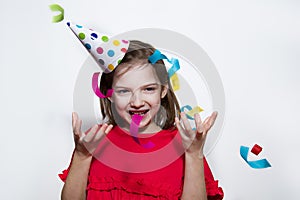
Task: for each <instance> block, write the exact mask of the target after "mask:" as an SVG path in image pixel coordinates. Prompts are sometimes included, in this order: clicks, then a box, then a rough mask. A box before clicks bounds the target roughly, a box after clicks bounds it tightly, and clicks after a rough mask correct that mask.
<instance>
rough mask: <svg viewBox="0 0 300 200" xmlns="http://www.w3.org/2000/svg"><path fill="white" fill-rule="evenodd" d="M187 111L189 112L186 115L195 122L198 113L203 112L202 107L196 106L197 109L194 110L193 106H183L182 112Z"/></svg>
mask: <svg viewBox="0 0 300 200" xmlns="http://www.w3.org/2000/svg"><path fill="white" fill-rule="evenodd" d="M185 109H187V110H188V112H185V114H186V116H187V118H188V119H190V120H194V115H195V114H196V113H200V112H202V111H203V109H202V108H201V107H200V106H196V107H194V108H192V106H190V105H185V106H182V107H181V108H180V111H181V112H184V110H185Z"/></svg>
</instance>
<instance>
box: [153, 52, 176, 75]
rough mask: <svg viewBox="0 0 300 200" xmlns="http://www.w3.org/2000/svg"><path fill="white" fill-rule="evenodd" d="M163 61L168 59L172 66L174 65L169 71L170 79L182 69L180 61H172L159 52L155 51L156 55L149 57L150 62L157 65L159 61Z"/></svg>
mask: <svg viewBox="0 0 300 200" xmlns="http://www.w3.org/2000/svg"><path fill="white" fill-rule="evenodd" d="M161 59H166V60H167V61H168V62H169V63H170V64H172V66H171V68H170V69H169V70H168V75H169V78H171V77H172V76H173V75H174V74H175V72H177V71H178V70H179V69H180V65H179V61H178V59H176V58H171V60H170V59H169V58H168V57H167V56H165V55H164V54H162V53H161V52H160V51H159V50H157V49H156V50H155V51H154V53H153V54H152V55H151V56H149V58H148V60H149V61H150V62H151V63H152V64H155V63H156V62H157V61H158V60H161Z"/></svg>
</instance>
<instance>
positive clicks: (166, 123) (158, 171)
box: [61, 41, 223, 200]
mask: <svg viewBox="0 0 300 200" xmlns="http://www.w3.org/2000/svg"><path fill="white" fill-rule="evenodd" d="M154 51H155V49H154V48H153V47H152V46H151V45H149V44H146V43H143V42H140V41H130V45H129V48H128V51H127V53H126V54H125V56H124V58H123V59H122V61H121V63H120V64H119V65H118V66H117V67H116V69H115V70H114V71H112V72H111V73H108V74H103V75H102V77H101V81H100V90H101V92H102V93H103V94H106V93H107V91H108V89H113V94H112V96H111V97H108V98H102V99H100V106H101V112H102V116H103V118H104V119H105V120H106V121H107V123H104V124H102V125H95V126H93V127H92V128H91V129H89V130H88V131H87V132H86V133H82V131H81V120H80V118H79V116H78V115H77V113H73V114H72V125H73V133H74V140H75V150H74V152H73V156H72V161H71V164H70V166H69V168H68V170H65V171H64V175H63V176H61V177H63V178H62V179H63V181H65V184H64V186H63V189H62V193H61V198H62V199H63V200H68V199H71V200H76V199H88V200H96V199H105V200H106V199H107V200H109V199H114V200H118V199H122V200H124V199H125V200H126V199H130V200H135V199H143V200H153V199H171V200H173V199H184V200H193V199H199V200H200V199H201V200H202V199H222V198H223V191H222V188H220V187H218V182H217V181H215V180H214V178H213V176H212V173H211V171H210V169H209V166H208V164H207V162H206V160H205V158H204V156H203V146H204V143H205V138H206V135H207V134H208V131H209V129H210V128H211V127H212V126H213V124H214V121H215V119H216V117H217V113H216V112H213V113H212V114H211V116H209V117H208V118H207V119H205V120H204V121H202V120H201V118H200V116H199V114H196V115H195V116H194V118H195V126H196V130H193V129H192V128H191V126H190V123H189V121H188V119H187V117H186V115H185V113H180V107H179V104H178V102H177V99H176V96H175V94H174V92H173V90H172V87H171V84H170V81H169V78H168V73H167V70H166V67H165V65H164V63H163V61H162V60H159V61H158V62H156V63H155V64H151V63H149V61H148V58H149V56H151V55H152V54H153V53H154ZM136 117H138V118H139V119H140V120H139V122H135V123H136V124H135V125H138V133H137V135H136V136H134V137H133V136H132V133H131V132H132V125H133V121H134V118H136ZM180 120H181V121H182V123H181V122H180ZM176 136H179V137H177V138H179V140H178V139H174V138H176ZM104 140H106V141H105V142H104V143H103V141H104ZM174 140H176V141H177V140H178V143H176V144H180V145H181V147H178V145H170V144H172V141H174ZM147 144H152V145H150V146H149V145H148V146H147ZM167 145H169V146H171V148H173V150H174V151H176V152H181V150H180V149H183V151H182V152H181V153H178V155H179V156H178V157H176V159H173V160H172V159H171V160H172V162H169V163H164V160H165V159H166V160H167V159H169V157H172V155H173V154H172V153H171V151H172V150H171V151H170V154H168V153H162V154H161V155H159V153H160V152H162V149H164V148H165V147H166V146H167ZM115 146H117V147H119V148H120V149H123V150H124V151H125V152H130V153H135V155H137V156H140V157H143V156H146V155H147V153H153V152H156V153H158V154H156V155H158V156H156V157H153V158H151V159H148V160H147V159H146V160H144V161H142V162H136V161H134V160H132V159H131V160H126V158H125V162H124V158H123V157H122V156H121V157H120V156H119V157H114V156H116V154H114V153H113V148H114V147H115ZM105 156H106V157H113V158H112V159H114V162H113V163H116V164H117V165H118V166H113V165H111V164H108V162H106V161H105ZM102 161H103V162H102ZM118 161H120V162H118ZM140 166H143V167H145V168H147V167H148V166H149V168H147V170H144V171H143V170H142V168H139V167H140ZM151 169H153V170H151Z"/></svg>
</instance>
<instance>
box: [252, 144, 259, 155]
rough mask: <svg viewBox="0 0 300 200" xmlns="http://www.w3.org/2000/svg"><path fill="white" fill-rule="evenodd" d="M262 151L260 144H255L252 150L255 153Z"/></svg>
mask: <svg viewBox="0 0 300 200" xmlns="http://www.w3.org/2000/svg"><path fill="white" fill-rule="evenodd" d="M261 151H262V147H261V146H259V145H258V144H255V145H254V146H253V147H252V149H251V152H252V153H254V154H255V155H258V154H259V153H260V152H261Z"/></svg>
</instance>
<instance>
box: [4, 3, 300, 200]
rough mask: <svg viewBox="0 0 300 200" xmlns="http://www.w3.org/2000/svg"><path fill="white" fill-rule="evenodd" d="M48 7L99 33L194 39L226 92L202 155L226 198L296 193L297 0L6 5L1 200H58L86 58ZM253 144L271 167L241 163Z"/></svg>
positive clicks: (243, 199)
mask: <svg viewBox="0 0 300 200" xmlns="http://www.w3.org/2000/svg"><path fill="white" fill-rule="evenodd" d="M53 3H58V4H60V5H62V7H64V9H65V12H66V15H65V16H66V18H67V19H71V20H72V21H74V22H76V23H80V24H85V25H86V26H87V27H93V28H94V29H95V30H98V31H99V32H106V33H108V34H111V35H113V34H118V33H121V32H125V31H129V30H133V29H138V28H165V29H169V30H172V31H176V32H178V33H181V34H184V35H186V36H187V37H189V38H191V39H192V40H194V41H195V42H197V43H198V44H199V45H200V46H201V47H202V48H203V49H204V50H205V51H206V52H207V54H208V55H209V56H210V58H211V59H212V60H213V62H214V63H215V65H216V68H217V69H218V71H219V73H220V76H221V79H222V81H223V85H224V89H225V95H226V119H225V124H224V127H223V132H222V136H221V138H220V139H219V141H218V143H217V146H216V147H215V149H214V150H213V151H212V152H211V154H209V156H208V158H207V159H208V161H209V163H210V166H211V169H212V171H213V173H214V175H215V178H216V179H218V180H219V183H220V185H221V186H222V187H223V189H224V192H225V199H226V200H254V199H255V200H266V199H267V200H268V199H272V200H274V199H276V200H277V199H278V200H282V199H289V200H295V199H296V198H297V196H299V194H298V192H299V189H300V186H299V181H298V180H299V178H300V173H299V170H298V168H299V164H300V161H299V158H297V157H299V156H296V154H297V152H298V146H299V145H300V142H299V139H300V137H299V130H298V126H297V125H298V124H299V122H300V121H299V111H300V106H299V102H300V94H299V89H300V88H299V85H300V79H299V75H300V73H299V72H300V70H299V69H298V68H299V64H300V59H299V57H300V20H299V19H300V12H299V10H300V3H299V1H296V0H265V1H262V0H252V1H242V0H239V1H238V0H235V1H234V0H227V1H214V0H211V1H199V0H197V1H196V0H193V1H189V0H186V1H174V0H173V1H171V0H168V1H166V0H165V1H161V0H152V1H140V0H127V1H124V0H119V1H115V0H111V1H100V0H98V1H96V0H92V1H77V0H76V1H74V0H72V1H71V0H68V1H49V0H47V1H38V0H27V1H18V2H16V1H8V0H6V1H3V0H1V3H0V8H1V12H0V22H1V23H0V27H1V28H0V30H1V31H0V45H1V48H0V58H1V59H0V92H1V93H0V95H1V96H0V97H1V98H0V99H1V100H0V101H1V104H0V117H1V118H0V123H1V131H0V134H1V139H0V152H1V165H0V169H1V170H0V174H1V179H0V184H1V187H0V188H1V189H0V190H1V199H12V200H15V199H16V200H19V199H20V200H21V199H26V200H27V199H28V200H31V199H45V200H48V199H49V200H52V199H59V195H60V190H61V187H62V183H61V182H60V180H59V179H58V176H57V174H58V173H59V172H60V171H62V170H63V169H64V168H65V167H67V165H68V162H69V159H70V155H71V152H72V148H73V143H72V130H71V112H72V110H73V106H72V103H73V89H74V84H75V81H76V77H77V73H78V71H79V69H80V67H81V65H82V64H83V63H84V61H85V60H86V58H87V55H88V54H87V52H86V51H83V48H82V46H81V44H80V43H79V42H78V41H77V40H75V38H74V36H73V34H72V33H71V32H70V31H69V30H68V29H67V28H66V26H65V24H63V23H59V24H53V23H51V19H52V16H53V15H54V14H55V13H52V12H51V11H50V9H49V8H48V5H50V4H53ZM255 143H257V144H259V145H260V146H262V147H263V152H262V153H261V154H260V156H259V158H264V157H265V158H267V159H268V160H269V161H270V163H271V164H272V167H271V168H268V169H262V170H255V169H252V168H250V167H249V166H248V165H247V164H246V163H245V162H244V161H243V160H242V159H241V157H240V155H239V147H240V146H241V145H244V146H248V147H249V148H251V147H252V146H253V145H254V144H255ZM253 159H256V158H254V157H253Z"/></svg>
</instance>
